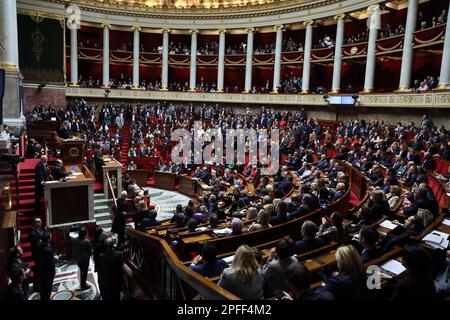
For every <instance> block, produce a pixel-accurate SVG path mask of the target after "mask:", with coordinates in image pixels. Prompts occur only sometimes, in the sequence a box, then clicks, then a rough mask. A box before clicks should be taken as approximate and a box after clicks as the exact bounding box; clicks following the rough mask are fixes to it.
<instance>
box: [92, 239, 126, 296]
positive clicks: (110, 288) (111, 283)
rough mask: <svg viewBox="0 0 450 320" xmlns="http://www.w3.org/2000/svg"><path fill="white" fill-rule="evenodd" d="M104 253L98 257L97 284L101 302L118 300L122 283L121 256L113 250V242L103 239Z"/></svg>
mask: <svg viewBox="0 0 450 320" xmlns="http://www.w3.org/2000/svg"><path fill="white" fill-rule="evenodd" d="M105 247H106V252H105V253H102V254H101V255H100V257H99V261H98V263H99V266H98V284H99V287H100V295H101V296H102V299H103V300H120V291H121V289H122V282H123V255H122V252H120V251H117V250H115V249H114V241H113V239H111V238H107V239H105Z"/></svg>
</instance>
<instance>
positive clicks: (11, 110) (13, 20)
mask: <svg viewBox="0 0 450 320" xmlns="http://www.w3.org/2000/svg"><path fill="white" fill-rule="evenodd" d="M0 43H1V45H2V47H3V52H2V57H1V61H0V62H1V68H2V69H4V70H5V83H4V84H5V87H4V90H5V93H4V97H3V114H2V115H3V123H4V124H7V125H8V126H10V127H21V126H23V125H24V124H25V117H24V116H23V106H22V104H21V99H20V83H21V81H22V76H21V74H20V71H19V46H18V43H19V42H18V32H17V6H16V0H2V1H0ZM0 139H2V138H1V137H0Z"/></svg>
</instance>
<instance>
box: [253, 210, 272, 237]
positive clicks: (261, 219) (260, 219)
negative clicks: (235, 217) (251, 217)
mask: <svg viewBox="0 0 450 320" xmlns="http://www.w3.org/2000/svg"><path fill="white" fill-rule="evenodd" d="M270 217H271V213H270V211H268V210H266V209H261V210H259V212H258V216H257V218H256V222H253V223H252V225H251V226H250V228H249V229H248V231H249V232H252V231H256V230H262V229H267V228H270V227H272V226H271V225H270V223H269V222H270Z"/></svg>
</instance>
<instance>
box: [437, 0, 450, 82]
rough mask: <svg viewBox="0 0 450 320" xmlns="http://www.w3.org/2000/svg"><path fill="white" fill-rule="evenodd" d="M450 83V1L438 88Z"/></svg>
mask: <svg viewBox="0 0 450 320" xmlns="http://www.w3.org/2000/svg"><path fill="white" fill-rule="evenodd" d="M449 84H450V2H449V4H448V9H447V25H446V26H445V38H444V51H443V53H442V61H441V72H440V74H439V85H438V89H447V87H448V85H449Z"/></svg>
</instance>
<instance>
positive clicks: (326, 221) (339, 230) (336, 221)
mask: <svg viewBox="0 0 450 320" xmlns="http://www.w3.org/2000/svg"><path fill="white" fill-rule="evenodd" d="M321 220H322V224H321V225H320V227H319V234H318V237H319V238H321V239H324V240H325V242H330V241H336V242H337V243H339V244H340V243H343V242H344V237H345V234H344V226H343V224H342V222H343V221H344V219H343V218H342V216H341V215H340V213H339V212H338V211H335V212H333V213H332V214H331V216H330V217H328V216H326V215H325V216H323V217H322V219H321Z"/></svg>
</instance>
